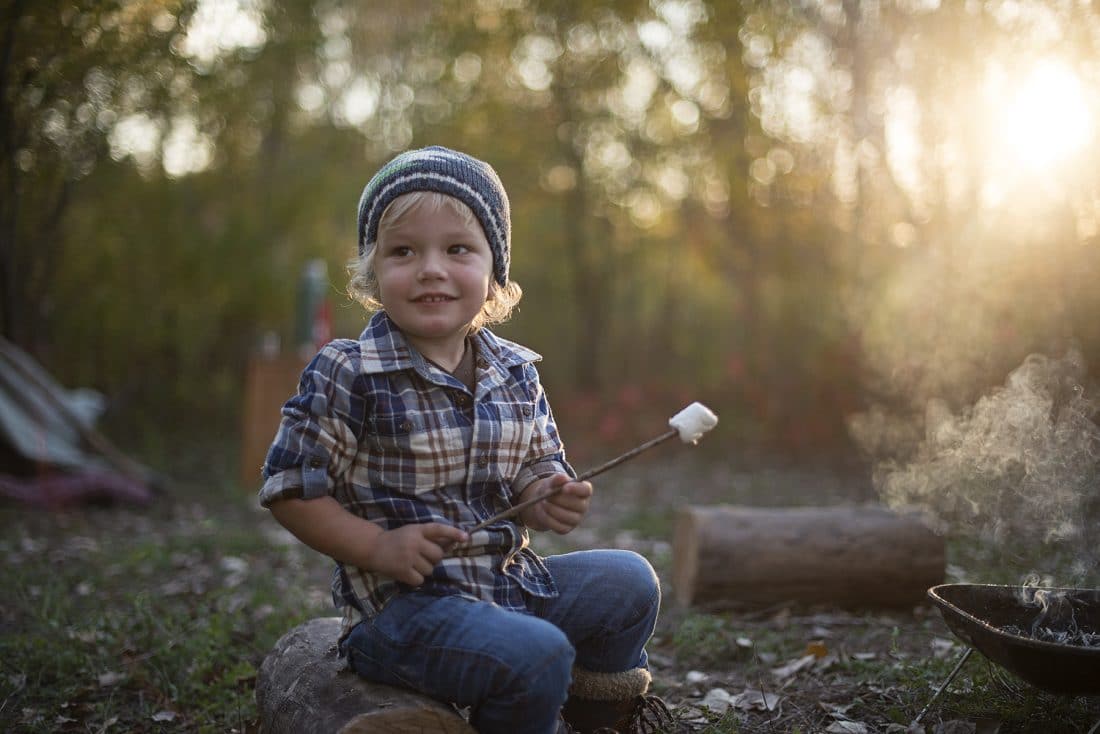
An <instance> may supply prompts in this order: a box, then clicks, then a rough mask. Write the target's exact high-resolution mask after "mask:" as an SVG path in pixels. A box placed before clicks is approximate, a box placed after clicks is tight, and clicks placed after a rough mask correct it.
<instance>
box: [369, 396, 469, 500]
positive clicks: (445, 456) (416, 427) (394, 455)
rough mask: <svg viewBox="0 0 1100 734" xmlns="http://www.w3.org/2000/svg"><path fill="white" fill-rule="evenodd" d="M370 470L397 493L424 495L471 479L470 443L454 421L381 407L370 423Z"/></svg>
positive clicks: (375, 483)
mask: <svg viewBox="0 0 1100 734" xmlns="http://www.w3.org/2000/svg"><path fill="white" fill-rule="evenodd" d="M368 426H369V429H368V432H367V436H366V444H367V447H368V451H367V453H368V457H369V458H368V460H367V475H368V479H369V481H370V483H371V485H372V486H375V487H385V488H386V489H388V490H389V491H391V492H393V493H395V494H408V493H412V494H417V495H419V494H423V493H426V492H431V491H435V490H440V489H443V488H445V487H448V486H454V485H461V484H462V483H464V482H465V481H466V469H467V458H468V452H467V450H466V446H467V445H468V443H469V438H468V429H467V435H466V436H464V435H463V429H462V428H461V427H460V426H457V425H454V424H443V425H434V426H433V425H429V424H428V421H427V420H426V419H425V418H423V417H419V416H417V417H413V416H409V415H407V414H405V413H403V412H378V413H376V414H375V415H373V416H371V419H370V421H369V422H368Z"/></svg>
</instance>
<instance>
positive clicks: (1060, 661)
mask: <svg viewBox="0 0 1100 734" xmlns="http://www.w3.org/2000/svg"><path fill="white" fill-rule="evenodd" d="M928 596H929V597H930V598H931V599H932V601H933V602H935V604H936V605H937V606H938V607H939V609H940V613H941V614H943V619H944V621H945V622H946V623H947V626H948V627H949V628H950V629H951V631H952V632H953V633H954V634H955V635H956V636H958V637H959V638H960V639H961V640H963V641H964V642H966V643H967V644H968V645H970V646H972V647H974V648H975V649H977V650H978V651H979V652H981V653H982V654H983V655H985V656H986V657H987V658H989V659H990V660H992V661H993V662H995V663H998V664H1000V665H1003V666H1004V667H1006V668H1008V669H1009V670H1011V671H1012V672H1013V673H1015V674H1016V675H1018V676H1020V677H1021V678H1023V679H1024V680H1026V681H1027V682H1028V683H1031V684H1032V685H1034V686H1037V687H1039V688H1042V689H1044V690H1047V691H1051V692H1053V693H1067V694H1084V695H1096V694H1100V589H1066V588H1061V589H1055V588H1047V589H1039V588H1033V587H1022V586H995V585H991V584H942V585H940V586H934V587H932V588H931V589H929V590H928Z"/></svg>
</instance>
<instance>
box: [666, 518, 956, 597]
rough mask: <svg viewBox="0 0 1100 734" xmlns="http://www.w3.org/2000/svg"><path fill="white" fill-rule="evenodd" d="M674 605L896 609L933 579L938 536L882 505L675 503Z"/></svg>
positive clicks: (938, 574) (939, 574)
mask: <svg viewBox="0 0 1100 734" xmlns="http://www.w3.org/2000/svg"><path fill="white" fill-rule="evenodd" d="M672 553H673V571H672V578H671V583H672V587H673V591H674V594H675V598H676V600H677V602H679V603H680V604H682V605H685V606H687V605H694V606H700V607H709V608H725V609H738V608H744V609H751V608H761V607H766V606H772V605H775V604H778V603H785V602H791V603H795V604H806V605H809V604H829V605H835V606H841V607H857V608H859V607H904V606H912V605H914V604H918V603H921V602H923V601H924V600H925V593H926V592H927V590H928V589H929V587H932V586H935V585H936V584H939V583H942V582H943V579H944V570H945V568H946V550H945V545H944V540H943V538H942V537H940V536H938V535H937V534H936V533H934V532H933V531H932V530H931V529H929V528H928V526H927V525H925V524H924V523H923V522H922V521H921V520H920V519H919V518H918V517H916V516H915V515H910V514H899V513H896V512H892V511H890V510H888V509H886V508H883V507H874V506H858V507H851V506H845V507H798V508H758V507H740V506H734V505H718V506H709V507H698V506H696V507H685V508H683V509H681V510H679V511H678V513H677V517H676V527H675V532H674V537H673V546H672Z"/></svg>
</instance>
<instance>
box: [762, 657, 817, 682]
mask: <svg viewBox="0 0 1100 734" xmlns="http://www.w3.org/2000/svg"><path fill="white" fill-rule="evenodd" d="M815 660H817V658H815V657H814V656H813V655H803V656H802V657H800V658H796V659H795V660H792V661H791V662H789V663H787V664H786V665H781V666H779V667H778V668H772V675H774V676H775V677H776V678H790V677H791V676H793V675H795V674H796V673H798V672H799V671H800V670H804V669H806V668H808V667H810V666H811V665H813V664H814V661H815Z"/></svg>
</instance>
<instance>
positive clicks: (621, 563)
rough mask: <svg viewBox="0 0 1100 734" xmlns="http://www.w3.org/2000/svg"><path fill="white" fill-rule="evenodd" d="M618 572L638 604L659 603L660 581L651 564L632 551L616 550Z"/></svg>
mask: <svg viewBox="0 0 1100 734" xmlns="http://www.w3.org/2000/svg"><path fill="white" fill-rule="evenodd" d="M617 553H618V554H619V558H618V559H617V561H618V563H617V565H618V569H619V573H620V574H621V579H622V583H623V586H624V587H626V588H628V589H630V590H632V591H633V593H634V595H635V598H636V599H637V600H638V602H639V604H640V605H643V606H646V607H647V608H655V607H658V606H659V605H660V603H661V582H660V580H659V579H658V578H657V572H656V571H654V570H653V566H652V565H651V564H650V563H649V561H648V560H646V558H645V556H642V555H640V554H638V553H635V552H634V551H627V550H624V551H617Z"/></svg>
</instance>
